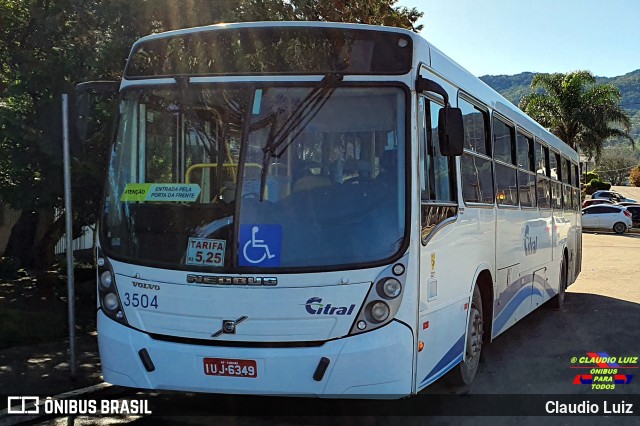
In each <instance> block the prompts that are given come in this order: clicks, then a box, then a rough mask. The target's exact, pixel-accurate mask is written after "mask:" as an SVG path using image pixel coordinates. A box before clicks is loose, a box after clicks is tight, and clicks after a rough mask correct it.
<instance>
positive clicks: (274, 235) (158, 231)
mask: <svg viewBox="0 0 640 426" xmlns="http://www.w3.org/2000/svg"><path fill="white" fill-rule="evenodd" d="M336 86H337V85H334V87H333V88H332V91H331V92H325V93H324V96H323V98H322V100H321V102H318V103H313V101H310V100H309V98H310V95H313V93H314V90H315V93H317V92H318V87H319V86H318V85H316V86H315V87H314V86H313V85H311V86H304V87H300V86H298V87H295V86H291V85H289V86H287V87H273V86H270V87H255V86H254V87H248V86H247V85H244V86H241V87H240V86H239V87H230V86H228V85H227V86H211V85H207V86H201V85H195V84H187V85H184V86H183V87H181V86H180V85H179V84H177V85H173V86H170V88H167V86H165V87H155V88H146V89H140V88H137V89H131V90H128V91H126V92H125V93H124V94H123V95H122V99H121V102H120V107H119V108H120V110H119V126H118V132H117V139H116V142H115V145H114V148H113V152H112V155H111V165H110V169H109V178H108V184H107V195H106V202H105V210H104V216H103V221H102V224H103V225H102V229H101V232H102V234H101V235H102V238H101V244H102V246H103V248H104V249H105V250H107V251H108V253H109V254H111V255H112V256H114V257H116V258H120V259H122V260H128V261H137V262H140V263H143V264H151V265H157V266H165V267H171V268H175V269H194V268H195V269H198V268H203V269H204V270H213V271H218V272H229V271H237V270H238V268H239V269H240V270H242V268H267V269H274V268H275V269H278V268H314V269H318V270H324V269H326V268H336V267H342V266H344V265H351V267H353V265H358V267H363V266H364V265H367V264H370V263H376V262H382V261H383V260H389V259H391V258H393V257H394V256H396V255H398V252H399V250H400V248H401V246H402V245H403V242H404V241H405V229H406V207H405V204H406V194H405V192H406V184H405V180H406V171H405V119H406V118H405V102H406V99H405V92H404V91H403V90H402V89H401V88H399V87H389V86H386V87H371V86H367V87H362V86H359V87H355V86H348V85H343V84H340V85H339V86H337V87H336Z"/></svg>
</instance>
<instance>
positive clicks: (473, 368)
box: [451, 285, 484, 386]
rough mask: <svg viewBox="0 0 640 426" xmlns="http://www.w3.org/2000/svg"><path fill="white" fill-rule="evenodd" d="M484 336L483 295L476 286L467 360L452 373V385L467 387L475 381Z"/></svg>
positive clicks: (468, 326)
mask: <svg viewBox="0 0 640 426" xmlns="http://www.w3.org/2000/svg"><path fill="white" fill-rule="evenodd" d="M483 334H484V321H483V316H482V295H481V294H480V289H479V288H478V286H477V285H476V287H475V289H474V290H473V299H472V300H471V312H469V322H468V324H467V344H466V346H465V360H463V361H462V362H461V363H460V364H458V365H457V366H456V367H455V368H454V369H453V371H452V375H451V381H452V384H454V385H457V386H465V385H468V384H470V383H471V382H472V381H473V378H474V377H475V376H476V373H477V372H478V363H479V362H480V354H481V352H482V335H483Z"/></svg>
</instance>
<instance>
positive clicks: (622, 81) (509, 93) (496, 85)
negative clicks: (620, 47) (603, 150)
mask: <svg viewBox="0 0 640 426" xmlns="http://www.w3.org/2000/svg"><path fill="white" fill-rule="evenodd" d="M534 75H535V73H532V72H523V73H520V74H516V75H484V76H482V77H480V80H482V81H484V82H485V83H487V84H488V85H489V86H491V88H493V90H495V91H496V92H498V93H500V94H501V95H502V96H504V97H505V98H507V99H508V100H509V101H510V102H512V103H513V104H514V105H518V103H519V102H520V99H522V97H523V96H524V95H527V94H529V93H531V80H532V79H533V76H534ZM596 82H598V83H610V84H613V85H614V86H617V87H618V89H620V93H622V100H621V101H620V105H621V106H622V108H624V110H625V111H627V113H628V114H629V117H630V118H631V124H632V127H631V131H630V132H629V133H630V134H631V136H632V137H633V138H634V139H637V138H638V136H640V69H638V70H635V71H631V72H630V73H627V74H625V75H620V76H617V77H596ZM618 143H625V144H626V143H627V142H626V141H625V140H620V139H614V140H612V141H609V143H608V144H607V145H609V144H613V145H615V144H618ZM636 145H637V143H636Z"/></svg>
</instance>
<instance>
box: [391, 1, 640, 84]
mask: <svg viewBox="0 0 640 426" xmlns="http://www.w3.org/2000/svg"><path fill="white" fill-rule="evenodd" d="M396 6H407V7H415V8H417V9H418V10H419V11H421V12H424V17H423V18H422V19H421V20H420V21H419V22H418V24H423V25H424V29H423V30H422V31H421V33H420V34H421V35H422V36H423V37H424V38H426V39H427V40H428V41H429V42H430V43H432V44H433V45H434V46H436V47H437V48H438V49H440V50H442V51H443V52H444V53H445V54H446V55H447V56H449V57H450V58H452V59H453V60H455V61H456V62H458V63H459V64H460V65H462V66H463V67H464V68H466V69H467V70H469V71H470V72H471V73H473V74H475V75H476V76H482V75H486V74H492V75H498V74H508V75H511V74H518V73H521V72H525V71H530V72H549V73H551V72H568V71H574V70H589V71H591V72H593V73H594V74H595V75H597V76H603V77H614V76H618V75H623V74H626V73H628V72H631V71H634V70H637V69H639V68H640V1H639V0H530V1H525V0H399V1H398V3H397V4H396Z"/></svg>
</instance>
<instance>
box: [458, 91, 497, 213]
mask: <svg viewBox="0 0 640 426" xmlns="http://www.w3.org/2000/svg"><path fill="white" fill-rule="evenodd" d="M458 107H459V108H460V109H461V110H462V122H463V125H464V140H465V143H464V148H465V150H464V154H462V158H461V161H460V168H461V174H462V198H463V199H464V201H465V202H467V203H485V204H493V202H494V198H495V191H494V185H493V168H492V165H493V162H492V161H491V142H490V139H489V114H488V113H487V111H484V110H482V109H480V108H478V107H477V106H475V105H472V104H471V103H469V102H467V101H466V100H464V99H460V98H459V99H458Z"/></svg>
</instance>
